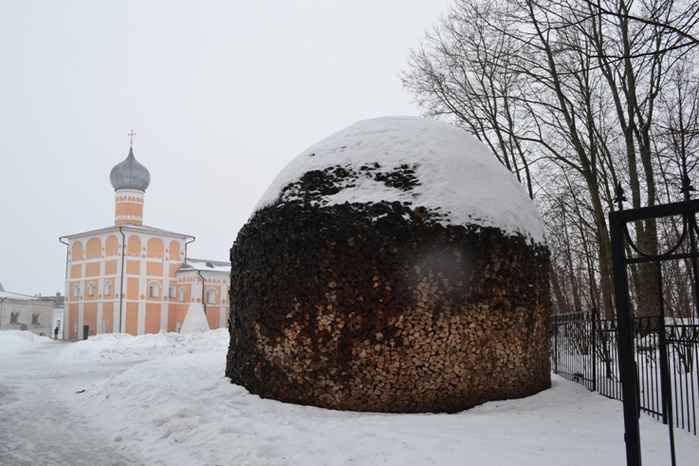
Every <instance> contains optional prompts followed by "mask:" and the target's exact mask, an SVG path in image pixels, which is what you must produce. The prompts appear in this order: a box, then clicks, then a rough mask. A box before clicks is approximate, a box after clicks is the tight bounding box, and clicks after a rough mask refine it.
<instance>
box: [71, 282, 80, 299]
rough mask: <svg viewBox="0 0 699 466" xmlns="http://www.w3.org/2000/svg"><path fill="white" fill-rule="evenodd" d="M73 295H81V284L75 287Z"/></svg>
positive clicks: (76, 296) (77, 296) (75, 296)
mask: <svg viewBox="0 0 699 466" xmlns="http://www.w3.org/2000/svg"><path fill="white" fill-rule="evenodd" d="M73 297H74V298H79V297H80V285H75V286H74V287H73Z"/></svg>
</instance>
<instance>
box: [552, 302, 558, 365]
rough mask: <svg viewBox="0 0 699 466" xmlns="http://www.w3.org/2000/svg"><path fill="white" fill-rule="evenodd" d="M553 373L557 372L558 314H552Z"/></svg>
mask: <svg viewBox="0 0 699 466" xmlns="http://www.w3.org/2000/svg"><path fill="white" fill-rule="evenodd" d="M553 373H554V374H558V315H555V316H553Z"/></svg>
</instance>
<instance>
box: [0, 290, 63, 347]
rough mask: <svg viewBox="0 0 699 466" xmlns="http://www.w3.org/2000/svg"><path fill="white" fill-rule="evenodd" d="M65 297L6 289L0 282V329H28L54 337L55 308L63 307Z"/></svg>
mask: <svg viewBox="0 0 699 466" xmlns="http://www.w3.org/2000/svg"><path fill="white" fill-rule="evenodd" d="M62 299H63V297H62V296H60V295H57V296H55V297H53V296H49V297H37V296H27V295H23V294H19V293H11V292H7V291H5V289H4V288H3V286H2V284H1V283H0V330H27V331H30V332H32V333H36V334H37V335H45V336H47V337H48V336H51V337H53V335H54V332H53V329H54V328H55V327H54V325H56V321H55V320H54V316H53V314H54V310H55V309H62V305H63V302H62Z"/></svg>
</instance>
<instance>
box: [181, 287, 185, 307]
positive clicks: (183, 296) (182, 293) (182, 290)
mask: <svg viewBox="0 0 699 466" xmlns="http://www.w3.org/2000/svg"><path fill="white" fill-rule="evenodd" d="M184 298H185V292H184V288H180V302H181V303H183V302H184Z"/></svg>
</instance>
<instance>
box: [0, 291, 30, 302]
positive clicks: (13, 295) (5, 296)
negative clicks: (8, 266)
mask: <svg viewBox="0 0 699 466" xmlns="http://www.w3.org/2000/svg"><path fill="white" fill-rule="evenodd" d="M0 298H3V299H16V300H24V301H29V300H32V299H36V298H35V297H34V296H27V295H25V294H19V293H12V292H10V291H0Z"/></svg>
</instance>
